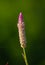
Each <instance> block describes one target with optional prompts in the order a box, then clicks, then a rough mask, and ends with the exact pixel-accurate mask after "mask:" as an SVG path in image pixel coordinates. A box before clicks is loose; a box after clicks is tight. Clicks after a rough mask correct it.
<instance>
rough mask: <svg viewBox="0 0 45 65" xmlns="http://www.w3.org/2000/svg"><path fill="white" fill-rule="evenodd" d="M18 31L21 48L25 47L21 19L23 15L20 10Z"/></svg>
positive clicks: (23, 28)
mask: <svg viewBox="0 0 45 65" xmlns="http://www.w3.org/2000/svg"><path fill="white" fill-rule="evenodd" d="M17 27H18V32H19V40H20V44H21V47H22V48H25V47H26V37H25V25H24V20H23V15H22V13H21V12H20V14H19V17H18V24H17Z"/></svg>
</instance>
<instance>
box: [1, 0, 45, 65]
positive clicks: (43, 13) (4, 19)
mask: <svg viewBox="0 0 45 65" xmlns="http://www.w3.org/2000/svg"><path fill="white" fill-rule="evenodd" d="M20 12H22V13H23V16H24V22H25V31H26V37H27V48H26V53H27V59H28V63H29V65H45V0H0V65H5V64H6V62H8V63H9V65H25V62H24V59H23V57H22V49H21V47H20V43H19V37H18V29H17V22H18V15H19V13H20Z"/></svg>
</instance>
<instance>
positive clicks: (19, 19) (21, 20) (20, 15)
mask: <svg viewBox="0 0 45 65" xmlns="http://www.w3.org/2000/svg"><path fill="white" fill-rule="evenodd" d="M18 22H19V23H21V22H23V15H22V12H20V14H19V18H18Z"/></svg>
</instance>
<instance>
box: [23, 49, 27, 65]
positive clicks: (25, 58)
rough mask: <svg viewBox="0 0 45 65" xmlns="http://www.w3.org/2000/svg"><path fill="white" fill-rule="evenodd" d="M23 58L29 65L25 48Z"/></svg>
mask: <svg viewBox="0 0 45 65" xmlns="http://www.w3.org/2000/svg"><path fill="white" fill-rule="evenodd" d="M23 57H24V61H25V64H26V65H28V61H27V57H26V52H25V48H23Z"/></svg>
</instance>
